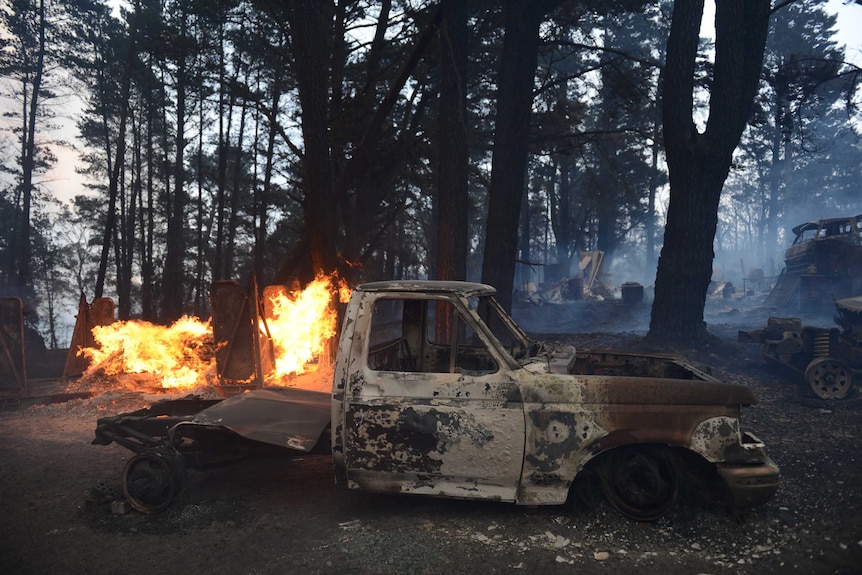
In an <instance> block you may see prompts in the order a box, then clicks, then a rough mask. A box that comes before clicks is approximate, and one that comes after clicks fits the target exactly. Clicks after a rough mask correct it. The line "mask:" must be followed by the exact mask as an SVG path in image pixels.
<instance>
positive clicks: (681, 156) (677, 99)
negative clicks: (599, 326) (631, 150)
mask: <svg viewBox="0 0 862 575" xmlns="http://www.w3.org/2000/svg"><path fill="white" fill-rule="evenodd" d="M702 13H703V0H700V1H698V2H695V1H692V2H675V3H674V9H673V20H672V23H671V32H670V36H669V38H668V43H667V62H666V64H665V69H664V72H663V90H664V98H663V114H662V117H663V122H664V137H665V148H666V154H667V164H668V173H669V177H670V188H671V192H670V207H669V209H668V217H667V226H666V228H665V235H664V247H663V248H662V251H661V256H660V257H659V264H658V275H657V277H656V287H655V301H654V302H653V307H652V318H651V322H650V331H649V334H648V337H649V338H652V339H663V340H673V339H675V340H684V341H689V342H690V341H698V340H703V339H705V338H706V337H707V335H708V334H707V331H706V326H705V325H704V322H703V308H704V305H705V302H706V292H707V289H708V287H709V282H710V278H711V276H712V260H713V240H714V238H715V231H716V226H717V223H718V204H719V199H720V197H721V189H722V187H723V185H724V181H725V179H726V177H727V173H728V171H729V169H730V163H731V155H732V153H733V150H734V148H735V147H736V145H737V144H738V142H739V138H740V136H741V134H742V131H743V129H744V128H745V125H746V122H747V120H748V115H749V111H750V109H751V105H752V103H753V100H754V95H755V93H756V91H757V85H758V79H759V77H760V72H761V68H762V63H763V51H764V47H765V44H766V32H767V26H768V21H769V20H768V18H769V17H768V15H769V0H726V1H724V2H718V3H717V7H716V17H715V25H716V26H715V27H716V44H715V51H716V55H715V72H714V81H713V85H712V90H711V93H710V103H709V117H708V120H707V126H706V130H705V132H704V133H703V134H700V133H698V131H697V129H696V127H695V124H694V121H693V119H692V117H693V116H692V112H693V90H694V65H695V58H696V56H697V47H698V36H699V34H698V32H699V30H700V21H701V17H702Z"/></svg>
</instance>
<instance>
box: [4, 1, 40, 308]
mask: <svg viewBox="0 0 862 575" xmlns="http://www.w3.org/2000/svg"><path fill="white" fill-rule="evenodd" d="M46 26H47V22H46V19H45V2H44V0H40V2H39V30H38V34H39V48H38V51H37V53H36V65H35V73H36V75H35V77H34V78H33V92H32V94H30V109H29V110H26V114H27V116H26V119H25V130H24V136H23V138H24V146H23V153H22V157H21V216H20V218H19V219H18V230H17V234H16V236H17V238H16V242H17V245H16V246H15V249H16V250H17V254H16V255H15V256H14V257H15V260H16V261H15V267H14V269H12V270H10V271H11V272H12V273H13V274H15V281H14V283H15V285H17V287H18V288H19V289H20V290H21V291H20V292H19V293H20V294H21V295H22V296H23V297H25V298H29V297H30V296H31V295H32V294H33V270H32V262H31V261H30V258H31V251H32V246H31V245H30V231H31V223H30V210H31V206H32V203H33V170H34V169H35V167H36V119H37V117H38V112H39V99H40V96H41V89H42V78H43V74H44V72H45V27H46ZM25 105H26V104H25Z"/></svg>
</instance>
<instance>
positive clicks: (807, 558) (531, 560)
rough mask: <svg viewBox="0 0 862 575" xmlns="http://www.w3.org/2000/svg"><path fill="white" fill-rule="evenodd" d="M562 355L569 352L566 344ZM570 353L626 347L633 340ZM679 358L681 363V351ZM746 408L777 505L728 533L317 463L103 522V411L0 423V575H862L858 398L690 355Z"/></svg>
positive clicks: (39, 411)
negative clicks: (344, 487) (751, 398)
mask: <svg viewBox="0 0 862 575" xmlns="http://www.w3.org/2000/svg"><path fill="white" fill-rule="evenodd" d="M576 339H577V338H575V340H576ZM581 340H592V341H593V342H599V343H601V344H605V343H608V342H610V343H618V344H623V345H627V344H630V343H631V340H632V335H631V334H629V335H623V336H610V337H608V336H605V335H604V334H592V335H591V336H583V337H581ZM683 351H685V350H683ZM686 355H688V356H689V357H690V359H692V360H694V361H695V362H699V363H700V364H701V365H711V366H713V367H714V373H715V374H716V375H718V376H719V377H721V378H723V379H725V380H727V381H730V382H733V383H743V384H746V385H748V386H750V387H751V388H752V389H753V391H754V392H755V393H756V395H757V396H758V397H759V399H760V403H759V404H757V405H755V406H752V407H750V408H748V409H746V410H745V412H744V415H743V426H744V427H745V428H746V429H748V430H751V431H753V432H754V433H756V434H757V435H758V436H760V437H761V439H763V440H764V441H765V442H766V444H767V446H768V448H769V452H770V455H771V456H772V457H773V459H774V460H775V461H776V462H777V463H778V464H779V465H780V466H781V470H782V474H783V476H782V485H781V488H780V490H779V492H778V495H777V496H776V498H775V499H774V500H773V501H772V502H770V503H769V504H768V505H766V506H765V507H762V508H760V509H757V510H755V511H753V512H752V513H750V514H749V515H748V516H747V517H745V518H744V521H743V522H739V521H737V520H735V519H734V518H732V517H730V516H728V515H727V514H726V513H725V511H724V510H723V509H722V508H721V507H720V506H719V505H718V504H717V503H716V502H714V501H712V500H710V499H708V498H704V497H701V496H700V495H701V494H697V493H694V494H689V496H688V497H687V498H686V499H685V500H683V501H682V502H681V504H680V505H678V506H677V508H676V509H674V510H673V511H672V512H671V513H670V514H669V515H667V516H666V517H664V518H662V519H661V520H659V521H657V522H655V523H646V524H644V523H634V522H631V521H629V520H626V519H624V518H623V517H621V516H620V515H618V514H617V513H616V512H615V511H614V510H613V509H611V508H610V506H608V505H607V504H606V503H605V502H604V501H602V500H601V499H597V498H596V499H594V498H589V497H588V498H587V499H588V502H590V505H587V506H586V507H585V508H580V509H577V510H572V509H569V508H565V507H552V508H530V507H517V506H514V505H509V504H501V503H477V502H470V501H456V500H442V499H430V498H421V497H409V496H383V495H374V494H368V493H361V492H341V491H336V490H335V488H334V486H333V479H332V469H331V464H330V461H329V459H328V457H326V456H309V457H305V458H302V459H299V460H289V459H267V460H256V461H245V462H242V463H239V464H236V465H234V466H231V467H228V468H224V469H220V470H214V471H209V472H194V473H192V475H191V477H190V481H189V484H188V488H187V490H186V493H185V496H184V502H183V504H182V505H178V506H175V507H173V508H171V509H170V510H168V511H167V512H165V513H162V514H159V515H151V516H147V515H141V514H139V513H137V512H134V511H132V512H130V513H127V514H113V513H111V508H110V505H109V504H108V503H105V502H98V500H99V499H109V498H103V497H101V496H102V495H104V494H105V493H106V492H109V491H110V490H117V491H119V490H120V483H119V478H120V473H121V470H122V467H123V464H124V462H125V461H126V460H127V459H128V457H129V456H130V452H129V451H127V450H125V449H123V448H121V447H118V446H116V445H111V446H108V447H103V446H94V445H90V443H89V441H90V439H91V438H92V436H93V429H94V427H95V420H96V418H97V417H100V416H102V415H107V414H113V413H115V412H119V411H124V410H128V409H130V408H134V407H140V406H141V404H143V403H147V398H143V397H140V396H135V395H131V396H129V395H127V396H111V395H103V396H99V397H97V398H93V399H88V400H75V401H71V402H67V403H61V404H53V405H36V406H22V407H20V408H18V409H11V408H6V409H5V410H3V411H0V517H2V523H0V571H2V572H3V573H9V574H25V573H33V574H44V573H62V574H79V573H80V574H101V573H105V574H108V573H110V574H125V573H128V574H133V573H134V574H137V573H149V574H153V575H155V574H159V573H165V574H168V573H170V574H172V575H173V574H176V573H209V574H221V573H224V574H237V573H260V574H268V573H273V574H274V573H279V574H280V573H288V572H297V573H339V574H343V573H369V574H371V573H374V574H378V573H393V574H395V573H397V574H409V573H567V574H571V573H579V574H588V575H589V574H594V573H614V574H615V575H621V574H625V573H645V572H649V573H660V572H666V573H674V574H680V573H692V574H695V573H716V574H717V573H776V574H779V573H781V574H785V573H800V574H801V573H805V574H809V573H841V574H844V573H846V574H848V575H849V574H851V573H859V572H860V571H862V449H860V448H862V442H860V437H862V399H860V397H862V396H860V394H859V392H858V390H857V392H856V393H855V395H854V396H853V398H851V399H849V400H845V401H841V402H823V401H820V400H817V399H816V398H814V396H813V395H808V394H807V393H805V392H804V391H803V390H801V387H799V386H797V385H796V384H794V383H792V382H791V381H790V380H789V379H788V378H787V377H785V376H784V375H783V374H780V373H776V372H774V371H771V370H770V369H769V368H768V367H767V366H765V365H763V363H762V362H761V360H760V358H759V357H758V355H757V349H756V347H752V348H748V347H745V346H742V345H738V344H731V343H727V342H724V343H721V344H719V345H717V346H715V347H714V348H707V349H702V350H697V351H692V350H688V351H686Z"/></svg>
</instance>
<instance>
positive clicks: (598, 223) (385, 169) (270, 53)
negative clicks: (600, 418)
mask: <svg viewBox="0 0 862 575" xmlns="http://www.w3.org/2000/svg"><path fill="white" fill-rule="evenodd" d="M776 4H777V5H776V6H773V12H772V13H771V14H770V15H769V28H768V36H767V38H766V48H765V51H764V55H763V62H762V73H761V74H760V80H759V83H758V84H757V87H756V92H755V96H754V102H753V105H752V109H751V113H750V114H748V115H747V116H746V118H745V119H744V120H745V121H746V128H745V130H744V132H743V133H742V136H741V139H740V140H739V145H738V146H736V147H735V151H734V152H733V155H732V163H731V165H730V169H729V173H728V175H727V179H726V181H725V182H724V184H723V188H722V189H721V192H720V202H719V203H718V213H717V225H716V230H715V234H714V236H715V239H714V243H713V251H714V253H715V262H714V263H713V266H714V268H716V269H717V273H723V274H724V275H725V276H726V277H729V276H731V275H733V274H737V275H738V274H740V273H744V271H745V268H760V269H763V270H764V272H765V273H766V274H767V275H775V274H777V273H778V272H779V271H780V268H781V265H782V253H783V249H784V247H786V243H787V242H788V240H789V238H788V235H787V233H788V230H789V229H790V228H791V227H793V226H795V225H797V224H799V223H801V222H803V221H806V220H809V219H817V218H825V217H832V216H836V215H855V214H856V213H862V199H860V198H862V190H860V187H859V181H860V176H862V174H860V169H862V168H860V166H862V143H860V139H859V136H860V134H859V131H860V129H862V124H861V123H860V120H862V117H860V111H859V105H860V92H859V80H860V77H859V68H858V67H857V66H855V65H854V64H852V63H848V62H847V59H848V58H847V54H845V52H846V50H847V48H846V47H845V46H842V45H839V44H837V43H836V41H835V38H834V34H835V30H836V19H835V16H834V15H832V14H831V13H829V12H828V11H826V9H825V2H823V1H819V0H795V1H792V2H781V3H776ZM0 5H2V10H0V19H2V20H1V21H0V31H2V35H0V77H2V106H3V111H4V118H3V122H2V124H0V128H2V131H0V141H2V147H0V248H2V254H0V259H2V261H0V290H2V295H16V296H19V297H22V298H23V299H24V300H25V302H26V303H27V307H28V310H32V312H33V313H32V314H31V315H30V316H29V318H28V321H30V322H32V323H33V324H34V325H35V326H37V327H38V328H39V329H40V330H41V331H42V332H43V334H44V335H45V336H46V338H50V340H51V344H52V345H54V346H56V345H60V346H63V345H65V343H64V341H63V339H64V337H65V338H67V337H68V333H69V331H68V330H69V327H68V326H65V324H64V322H66V323H68V322H69V321H71V320H70V318H71V316H72V314H73V313H74V310H75V309H76V308H77V301H78V297H79V296H80V294H85V295H86V296H87V297H88V298H92V297H97V296H102V295H107V296H110V297H112V298H114V299H115V301H116V303H117V310H118V314H119V318H120V319H126V318H131V317H137V318H142V319H146V320H151V321H171V320H174V319H176V318H178V317H179V316H180V315H182V314H192V315H198V316H201V317H206V316H208V315H209V299H208V293H209V287H210V285H211V283H212V282H213V281H215V280H221V279H236V280H238V281H240V282H244V281H245V279H246V278H247V277H248V276H249V275H250V274H252V273H253V274H255V275H256V277H257V278H258V283H259V284H260V285H267V284H271V283H288V284H289V283H291V282H294V281H299V282H305V281H308V280H310V279H311V278H313V277H314V274H315V273H316V272H318V271H325V272H330V271H336V270H337V271H338V272H339V273H341V274H342V276H344V277H346V278H347V279H348V280H349V281H352V282H356V281H363V280H376V279H398V278H420V277H421V278H445V279H469V280H475V281H491V280H493V283H496V284H498V285H497V287H498V288H500V289H501V296H502V298H501V299H502V300H503V302H504V304H506V305H507V306H508V305H511V302H512V298H513V293H516V292H517V291H518V290H520V289H522V288H523V286H524V285H526V284H529V283H539V282H541V281H543V280H544V279H545V273H546V272H547V271H548V270H551V269H559V266H563V267H564V269H567V270H570V269H576V265H577V263H578V261H579V258H580V254H582V253H583V252H588V251H596V250H598V251H602V252H604V254H605V262H606V263H605V267H606V271H608V272H610V273H612V274H613V275H614V281H615V282H618V283H622V282H625V281H637V282H641V283H643V284H645V285H652V284H653V282H654V281H655V274H656V265H657V257H658V253H659V251H660V249H661V247H662V242H663V237H664V236H663V234H664V225H665V223H666V216H667V211H668V205H667V204H668V201H669V182H668V168H667V162H666V157H665V153H666V149H667V148H666V142H665V141H664V133H663V125H662V101H661V96H662V92H661V77H662V74H663V73H664V74H672V73H674V70H666V69H665V55H666V47H667V42H668V36H669V33H670V29H671V14H672V11H673V3H672V2H669V1H656V2H645V1H638V0H615V1H613V2H599V1H596V0H580V1H570V0H536V1H532V2H531V1H529V0H500V1H488V0H471V1H467V2H460V1H454V0H377V1H370V0H290V1H285V2H281V1H278V0H253V1H246V0H127V1H125V2H108V1H106V0H2V3H0ZM858 8H859V10H860V11H862V6H859V7H858ZM695 32H696V31H695ZM712 41H713V38H708V37H703V38H700V41H699V42H700V45H699V47H700V50H699V54H700V55H699V57H698V60H697V61H696V63H695V68H694V72H693V80H694V84H693V85H694V100H693V103H694V111H693V116H694V117H695V118H698V117H702V118H704V121H705V118H706V117H707V116H706V112H707V110H708V106H709V98H708V95H709V93H710V89H711V88H713V86H714V84H713V83H714V81H715V76H714V72H715V63H714V62H713V61H712V60H711V59H710V58H709V57H708V55H709V54H711V53H712V52H713V46H712V44H711V43H712ZM69 120H71V121H72V122H73V123H74V126H75V128H74V134H73V135H72V136H71V137H70V136H69V135H68V134H67V135H65V136H64V135H63V134H64V132H63V130H60V129H59V126H60V125H61V124H63V123H64V122H66V123H67V122H68V121H69ZM697 128H698V129H700V130H703V129H704V128H705V126H697ZM70 151H74V152H75V153H76V154H77V156H76V157H77V163H76V170H77V171H78V172H79V173H80V174H81V175H82V177H83V178H84V180H85V181H86V185H87V190H86V191H85V192H84V193H81V194H80V195H78V196H76V197H74V198H73V199H71V200H70V201H66V200H61V199H60V198H61V187H62V186H61V185H58V183H57V182H54V181H52V180H51V178H50V174H51V168H52V167H53V166H55V165H56V162H57V154H58V153H63V154H68V153H70ZM851 212H852V214H851ZM555 265H556V266H557V267H556V268H554V267H553V266H555ZM573 266H575V267H574V268H573ZM563 275H565V273H564V274H563ZM63 330H66V331H63ZM58 336H59V338H58ZM58 339H59V340H60V341H59V343H58Z"/></svg>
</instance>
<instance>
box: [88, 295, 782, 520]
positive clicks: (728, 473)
mask: <svg viewBox="0 0 862 575" xmlns="http://www.w3.org/2000/svg"><path fill="white" fill-rule="evenodd" d="M494 294H495V290H494V288H492V287H490V286H487V285H484V284H476V283H468V282H434V281H403V282H377V283H370V284H364V285H362V286H358V287H357V288H355V289H354V291H353V294H352V296H351V299H350V302H349V304H348V306H347V309H346V311H345V314H344V320H343V324H342V328H341V334H340V340H339V345H338V352H337V355H336V361H335V368H334V376H333V381H332V392H331V394H330V393H322V392H315V391H307V390H302V389H293V388H263V389H256V390H251V391H247V392H246V393H243V394H241V395H237V396H234V397H230V398H228V399H225V400H221V401H215V402H207V401H204V400H198V399H188V400H180V401H173V402H172V401H168V402H163V403H161V404H155V405H154V406H152V407H150V408H149V409H145V410H140V411H136V412H132V413H128V414H124V415H119V416H115V417H109V418H103V419H100V420H99V421H98V425H97V430H96V441H95V442H96V443H103V444H104V443H110V442H117V443H120V444H121V445H124V446H125V447H128V448H129V449H131V450H133V451H135V452H136V455H135V456H134V457H133V458H132V459H131V460H130V461H129V463H128V464H127V465H126V467H125V469H124V471H123V487H124V491H125V493H126V497H127V498H128V499H129V501H130V503H131V504H132V505H133V506H134V507H135V508H136V509H138V510H141V511H144V512H154V511H160V510H162V509H164V508H165V507H167V506H168V505H169V504H170V501H171V500H172V499H173V498H174V497H175V495H176V494H177V493H178V492H179V491H180V490H181V489H182V486H183V477H184V470H185V468H186V467H193V468H207V467H212V466H216V465H220V464H224V463H228V462H231V461H236V460H238V459H241V458H243V457H246V456H248V455H249V454H251V453H252V452H254V451H255V450H257V449H259V448H261V446H262V445H263V444H265V445H267V446H278V447H281V448H287V449H289V450H290V452H291V453H307V452H309V451H311V450H315V449H319V450H325V449H327V448H330V446H331V453H332V460H333V466H334V472H335V481H336V485H338V486H341V487H345V488H348V489H364V490H368V491H377V492H391V493H405V494H415V495H430V496H438V497H456V498H470V499H490V500H494V501H504V502H512V503H516V504H519V505H561V504H564V503H566V502H567V501H572V500H573V498H575V497H577V496H579V495H580V494H581V491H580V490H581V489H583V488H584V483H583V482H582V481H581V480H582V479H585V478H586V479H588V478H595V479H597V480H598V481H599V483H600V488H601V491H602V492H603V493H604V495H605V496H606V498H607V500H608V501H609V502H610V503H611V505H613V506H614V507H615V508H616V509H617V510H618V511H620V512H621V513H623V514H624V515H626V516H628V517H630V518H633V519H635V520H641V521H651V520H655V519H657V518H658V517H661V516H662V515H663V514H665V513H666V512H667V511H669V510H670V509H671V508H672V507H673V506H674V505H675V503H676V502H677V499H678V495H679V492H680V488H681V485H682V484H683V482H684V481H686V479H687V478H688V476H690V475H697V476H700V477H707V478H709V479H711V480H714V482H715V484H717V485H718V486H720V488H721V489H722V492H723V494H724V497H725V503H726V504H727V505H728V506H729V507H731V508H733V509H735V510H744V509H746V508H749V507H753V506H756V505H761V504H763V503H765V502H766V501H768V500H769V499H770V498H771V497H772V496H773V495H774V494H775V492H776V490H777V489H778V483H779V470H778V467H777V466H776V465H775V464H774V463H773V462H772V460H771V459H770V458H769V457H768V456H767V454H766V449H765V446H764V444H763V443H762V442H761V441H760V440H759V439H757V437H755V436H754V435H753V434H751V433H749V432H746V431H744V430H742V429H741V424H740V416H741V408H742V407H744V406H747V405H750V404H753V403H755V402H756V399H755V397H754V395H753V394H752V393H751V391H750V390H748V389H747V388H745V387H742V386H739V385H729V384H726V383H722V382H721V381H719V380H718V379H716V378H714V377H713V376H712V375H710V374H708V373H705V372H703V371H701V370H699V369H697V368H695V367H694V366H692V365H691V364H689V363H688V362H686V361H684V360H683V359H682V358H679V357H676V356H666V355H658V354H650V355H647V354H634V353H624V352H611V351H589V352H580V353H576V351H575V349H574V348H573V347H572V346H568V345H556V346H550V345H546V344H542V343H539V342H536V341H533V340H531V339H530V338H529V337H528V336H527V335H526V334H525V333H524V332H523V331H522V330H521V329H520V328H519V327H518V326H517V325H516V324H515V323H514V321H513V320H512V319H511V317H509V316H508V314H507V313H506V312H505V311H504V310H503V309H502V308H501V307H500V305H499V303H497V301H496V300H495V298H494ZM327 428H328V429H329V432H328V433H327V431H326V430H327ZM327 436H328V438H329V441H328V442H327V441H326V440H325V439H326V437H327Z"/></svg>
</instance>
